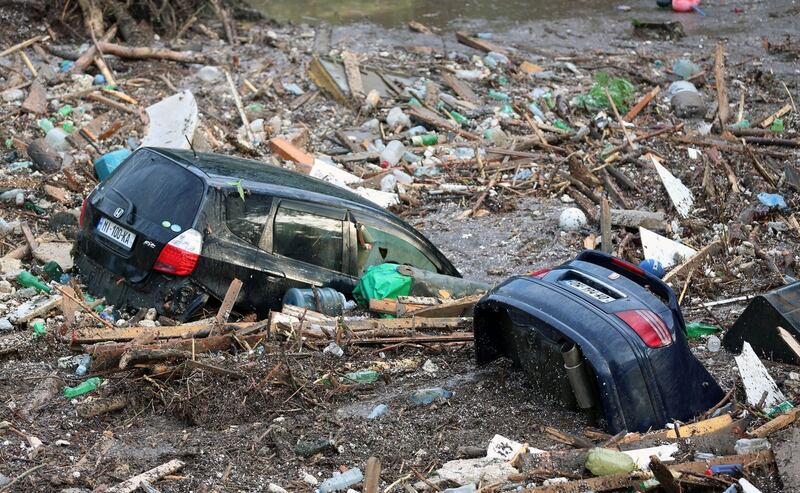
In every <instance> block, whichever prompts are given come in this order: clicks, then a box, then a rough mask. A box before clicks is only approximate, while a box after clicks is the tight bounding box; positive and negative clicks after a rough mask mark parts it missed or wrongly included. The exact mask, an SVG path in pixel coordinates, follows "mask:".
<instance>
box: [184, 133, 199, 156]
mask: <svg viewBox="0 0 800 493" xmlns="http://www.w3.org/2000/svg"><path fill="white" fill-rule="evenodd" d="M183 138H184V139H186V142H188V143H189V148H190V149H191V150H192V154H194V158H195V159H197V151H195V150H194V145H193V144H192V141H191V140H189V136H188V135H186V134H183Z"/></svg>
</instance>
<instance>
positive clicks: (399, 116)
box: [386, 106, 411, 128]
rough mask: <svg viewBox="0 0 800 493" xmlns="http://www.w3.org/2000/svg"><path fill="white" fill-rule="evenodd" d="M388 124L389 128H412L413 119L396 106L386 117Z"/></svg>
mask: <svg viewBox="0 0 800 493" xmlns="http://www.w3.org/2000/svg"><path fill="white" fill-rule="evenodd" d="M386 124H387V125H389V128H397V127H401V126H402V127H410V126H411V118H409V117H408V115H406V114H405V113H404V112H403V110H402V109H401V108H400V107H399V106H395V107H394V108H392V109H391V110H389V114H388V115H386Z"/></svg>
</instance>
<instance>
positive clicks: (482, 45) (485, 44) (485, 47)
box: [456, 31, 511, 56]
mask: <svg viewBox="0 0 800 493" xmlns="http://www.w3.org/2000/svg"><path fill="white" fill-rule="evenodd" d="M456 40H457V41H458V42H459V43H461V44H463V45H466V46H469V47H470V48H475V49H476V50H478V51H483V52H485V53H489V52H490V51H494V52H495V53H500V54H503V55H506V56H509V55H510V54H511V53H510V52H509V51H508V49H506V48H503V47H502V46H500V45H497V44H494V43H492V42H491V41H487V40H485V39H480V38H475V37H472V36H470V35H469V34H467V33H465V32H463V31H458V32H456Z"/></svg>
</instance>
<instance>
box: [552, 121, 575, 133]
mask: <svg viewBox="0 0 800 493" xmlns="http://www.w3.org/2000/svg"><path fill="white" fill-rule="evenodd" d="M553 126H554V127H556V128H560V129H561V130H566V131H567V132H573V131H574V130H573V129H572V127H570V126H569V125H567V124H566V123H565V122H564V120H560V119H559V120H555V121H554V122H553Z"/></svg>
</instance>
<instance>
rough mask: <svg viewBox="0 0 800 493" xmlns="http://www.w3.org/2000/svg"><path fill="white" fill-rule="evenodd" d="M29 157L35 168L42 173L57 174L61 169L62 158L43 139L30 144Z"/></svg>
mask: <svg viewBox="0 0 800 493" xmlns="http://www.w3.org/2000/svg"><path fill="white" fill-rule="evenodd" d="M28 157H30V158H31V161H33V167H34V168H35V169H36V170H37V171H41V172H42V173H47V174H50V173H55V172H56V171H59V170H60V169H61V156H59V155H58V151H56V150H55V149H54V148H53V146H51V145H50V144H48V143H47V141H46V140H45V139H43V138H40V139H36V140H34V141H33V142H31V143H30V145H29V146H28Z"/></svg>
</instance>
